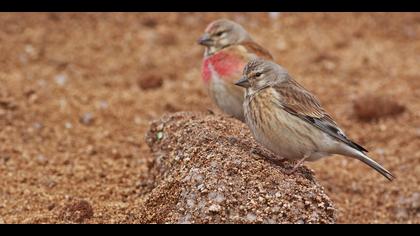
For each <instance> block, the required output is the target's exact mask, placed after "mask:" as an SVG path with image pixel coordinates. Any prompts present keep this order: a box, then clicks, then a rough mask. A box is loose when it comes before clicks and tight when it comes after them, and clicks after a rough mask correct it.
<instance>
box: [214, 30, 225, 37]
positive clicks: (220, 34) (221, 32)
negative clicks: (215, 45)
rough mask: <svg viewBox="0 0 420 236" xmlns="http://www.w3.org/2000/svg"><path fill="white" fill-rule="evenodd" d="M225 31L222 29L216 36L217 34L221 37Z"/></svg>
mask: <svg viewBox="0 0 420 236" xmlns="http://www.w3.org/2000/svg"><path fill="white" fill-rule="evenodd" d="M224 33H225V32H223V31H220V32H218V33H216V36H217V37H220V36H222V35H223V34H224Z"/></svg>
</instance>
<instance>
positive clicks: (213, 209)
mask: <svg viewBox="0 0 420 236" xmlns="http://www.w3.org/2000/svg"><path fill="white" fill-rule="evenodd" d="M221 210H222V207H221V206H220V205H217V204H213V205H211V206H210V207H209V212H212V213H217V212H219V211H221Z"/></svg>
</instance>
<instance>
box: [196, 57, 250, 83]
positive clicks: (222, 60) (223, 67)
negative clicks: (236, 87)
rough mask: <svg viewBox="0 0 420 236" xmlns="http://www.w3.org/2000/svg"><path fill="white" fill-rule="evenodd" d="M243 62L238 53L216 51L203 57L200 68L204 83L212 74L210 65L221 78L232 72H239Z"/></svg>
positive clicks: (243, 64)
mask: <svg viewBox="0 0 420 236" xmlns="http://www.w3.org/2000/svg"><path fill="white" fill-rule="evenodd" d="M245 63H246V62H245V61H244V60H243V59H242V58H240V57H239V56H238V55H234V54H231V53H226V52H218V53H216V54H214V55H212V56H210V57H207V58H204V61H203V66H202V69H201V73H202V78H203V80H204V82H205V83H208V82H209V81H210V79H211V76H212V70H211V68H210V65H212V66H213V69H214V71H215V72H216V73H217V74H218V75H219V76H220V77H222V78H223V77H225V76H230V75H233V74H238V73H239V74H241V73H242V70H243V68H244V66H245Z"/></svg>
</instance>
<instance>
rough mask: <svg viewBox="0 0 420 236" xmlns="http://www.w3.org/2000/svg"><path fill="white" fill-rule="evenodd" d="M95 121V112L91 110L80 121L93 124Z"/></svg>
mask: <svg viewBox="0 0 420 236" xmlns="http://www.w3.org/2000/svg"><path fill="white" fill-rule="evenodd" d="M93 121H94V117H93V114H92V113H91V112H86V113H84V114H83V116H82V117H81V118H80V122H81V123H82V124H84V125H91V124H92V123H93Z"/></svg>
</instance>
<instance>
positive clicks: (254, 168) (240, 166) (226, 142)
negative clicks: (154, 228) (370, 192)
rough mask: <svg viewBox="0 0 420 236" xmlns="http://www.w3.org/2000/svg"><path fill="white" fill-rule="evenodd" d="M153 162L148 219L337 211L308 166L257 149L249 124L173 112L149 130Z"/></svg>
mask: <svg viewBox="0 0 420 236" xmlns="http://www.w3.org/2000/svg"><path fill="white" fill-rule="evenodd" d="M146 140H147V143H148V145H149V146H150V148H151V150H152V152H153V154H154V156H155V161H154V162H153V164H152V166H151V168H150V178H151V179H152V180H153V186H152V187H151V189H150V190H149V192H148V193H147V195H146V197H145V200H144V202H143V204H142V206H141V208H142V210H141V212H142V213H141V214H142V215H141V217H140V218H141V219H142V221H143V222H144V223H334V222H335V213H336V210H335V208H334V206H333V204H332V202H331V200H330V199H329V197H328V196H327V195H326V194H325V193H324V191H323V188H322V187H321V186H320V185H319V184H318V183H317V182H316V180H315V178H314V177H313V173H312V172H311V171H310V170H308V169H307V168H306V167H301V168H299V169H298V170H297V171H296V172H295V173H294V174H292V175H287V174H285V173H284V170H285V169H290V168H292V167H293V165H294V163H290V162H288V161H276V160H275V159H273V158H271V159H270V158H269V157H264V156H270V155H259V154H254V153H255V152H253V151H252V150H260V151H261V152H263V153H264V150H261V147H259V145H257V144H256V143H255V141H254V140H253V138H252V137H251V134H250V132H249V131H248V129H247V127H246V125H244V124H242V123H241V122H239V121H237V120H235V119H233V118H228V117H223V116H219V115H210V114H209V115H206V114H197V113H175V114H172V115H168V116H164V117H163V118H161V119H160V120H158V121H156V122H154V123H153V124H152V125H151V128H150V130H149V132H148V134H147V135H146Z"/></svg>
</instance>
